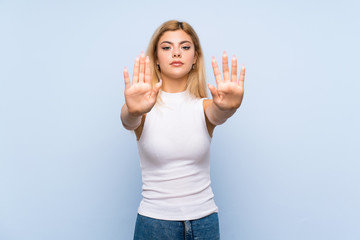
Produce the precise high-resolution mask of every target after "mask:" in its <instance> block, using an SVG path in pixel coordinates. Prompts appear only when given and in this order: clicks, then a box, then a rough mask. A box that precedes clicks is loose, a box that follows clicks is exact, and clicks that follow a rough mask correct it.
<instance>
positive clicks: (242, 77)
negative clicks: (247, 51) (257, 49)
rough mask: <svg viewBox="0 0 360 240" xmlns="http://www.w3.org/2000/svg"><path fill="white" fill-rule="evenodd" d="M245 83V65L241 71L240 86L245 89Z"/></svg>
mask: <svg viewBox="0 0 360 240" xmlns="http://www.w3.org/2000/svg"><path fill="white" fill-rule="evenodd" d="M244 81H245V66H244V64H243V65H242V67H241V70H240V77H239V85H240V86H242V87H244Z"/></svg>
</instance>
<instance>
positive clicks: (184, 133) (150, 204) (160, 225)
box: [121, 20, 245, 240]
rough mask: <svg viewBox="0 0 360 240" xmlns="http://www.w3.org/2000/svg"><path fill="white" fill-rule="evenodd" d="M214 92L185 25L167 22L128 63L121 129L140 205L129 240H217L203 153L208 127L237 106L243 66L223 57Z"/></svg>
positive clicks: (207, 143)
mask: <svg viewBox="0 0 360 240" xmlns="http://www.w3.org/2000/svg"><path fill="white" fill-rule="evenodd" d="M222 61H223V63H222V71H223V74H222V75H221V73H220V70H219V67H218V65H217V63H216V60H215V59H214V58H213V59H212V67H213V70H214V75H215V79H216V85H217V87H215V86H213V85H210V84H209V85H208V88H209V90H210V92H211V95H212V99H207V98H206V97H207V94H206V92H207V88H206V79H205V66H204V60H203V53H202V50H201V46H200V41H199V38H198V36H197V34H196V33H195V31H194V30H193V28H192V27H191V26H190V25H189V24H188V23H186V22H179V21H175V20H173V21H168V22H165V23H163V24H162V25H161V26H160V27H159V28H158V29H157V30H156V31H155V33H154V35H153V37H152V39H151V41H150V44H149V47H148V50H147V52H146V57H145V54H144V53H142V54H141V56H140V57H137V58H136V60H135V66H134V72H133V78H132V83H130V79H129V73H128V70H127V69H126V68H125V70H124V78H125V104H124V106H123V107H122V110H121V120H122V123H123V126H124V127H125V128H126V129H128V130H135V134H136V138H137V143H138V150H139V155H140V165H141V169H142V181H143V187H142V195H143V200H142V201H141V203H140V206H139V209H138V216H137V220H136V226H135V233H134V239H136V240H141V239H144V240H145V239H146V240H153V239H171V240H177V239H182V240H183V239H204V240H205V239H206V240H212V239H219V238H220V234H219V222H218V215H217V212H218V208H217V206H216V205H215V202H214V199H213V197H214V194H213V192H212V189H211V186H210V168H209V152H210V143H211V138H212V134H213V131H214V128H215V126H217V125H220V124H222V123H224V122H225V121H226V120H227V119H228V118H229V117H231V116H232V115H233V114H234V113H235V111H236V109H237V108H239V107H240V104H241V102H242V98H243V94H244V78H245V67H244V66H242V68H241V71H240V77H239V80H238V79H237V60H236V58H235V56H233V57H232V60H231V72H229V66H228V56H227V55H226V53H225V52H224V54H223V57H222Z"/></svg>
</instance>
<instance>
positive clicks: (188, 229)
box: [184, 221, 193, 240]
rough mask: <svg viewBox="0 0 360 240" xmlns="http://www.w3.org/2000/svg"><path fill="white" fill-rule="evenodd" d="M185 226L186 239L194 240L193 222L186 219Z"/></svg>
mask: <svg viewBox="0 0 360 240" xmlns="http://www.w3.org/2000/svg"><path fill="white" fill-rule="evenodd" d="M184 228H185V240H192V239H193V234H192V229H191V222H190V221H184Z"/></svg>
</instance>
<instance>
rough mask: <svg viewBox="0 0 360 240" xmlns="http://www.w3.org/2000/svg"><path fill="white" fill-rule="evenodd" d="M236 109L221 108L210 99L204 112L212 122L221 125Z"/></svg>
mask: <svg viewBox="0 0 360 240" xmlns="http://www.w3.org/2000/svg"><path fill="white" fill-rule="evenodd" d="M236 109H237V108H232V109H228V110H221V109H220V108H218V107H217V106H216V105H215V104H214V102H213V101H212V102H211V104H209V107H207V108H206V109H205V114H206V116H207V118H208V120H209V121H210V122H211V123H212V124H214V125H221V124H223V123H224V122H226V120H227V119H228V118H230V117H231V116H232V115H233V114H234V113H235V112H236Z"/></svg>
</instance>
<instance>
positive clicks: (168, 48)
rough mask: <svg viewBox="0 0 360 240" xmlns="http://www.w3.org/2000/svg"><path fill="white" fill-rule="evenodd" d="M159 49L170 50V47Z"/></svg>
mask: <svg viewBox="0 0 360 240" xmlns="http://www.w3.org/2000/svg"><path fill="white" fill-rule="evenodd" d="M161 49H163V50H165V51H166V50H170V47H161Z"/></svg>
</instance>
